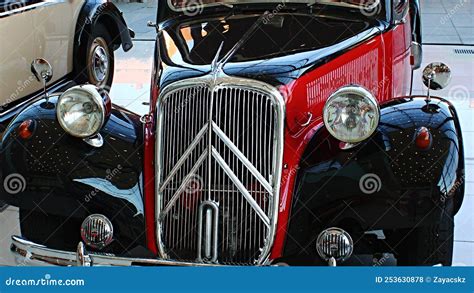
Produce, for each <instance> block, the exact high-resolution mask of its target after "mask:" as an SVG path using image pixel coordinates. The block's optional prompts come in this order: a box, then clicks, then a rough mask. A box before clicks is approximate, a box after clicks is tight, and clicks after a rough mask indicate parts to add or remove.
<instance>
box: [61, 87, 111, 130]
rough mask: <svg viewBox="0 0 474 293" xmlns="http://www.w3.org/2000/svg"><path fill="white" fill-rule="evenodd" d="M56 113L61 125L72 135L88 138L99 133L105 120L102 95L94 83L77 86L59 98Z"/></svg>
mask: <svg viewBox="0 0 474 293" xmlns="http://www.w3.org/2000/svg"><path fill="white" fill-rule="evenodd" d="M56 114H57V117H58V121H59V124H61V127H62V128H63V129H64V130H65V131H66V132H67V133H69V134H70V135H72V136H75V137H79V138H88V137H91V136H94V135H96V134H97V133H99V131H100V129H101V128H102V126H103V124H104V121H105V106H104V102H103V99H102V96H101V95H100V94H99V92H98V90H97V88H96V87H95V86H93V85H81V86H75V87H72V88H70V89H68V90H67V91H65V92H64V93H63V94H62V95H61V96H60V97H59V100H58V104H57V109H56Z"/></svg>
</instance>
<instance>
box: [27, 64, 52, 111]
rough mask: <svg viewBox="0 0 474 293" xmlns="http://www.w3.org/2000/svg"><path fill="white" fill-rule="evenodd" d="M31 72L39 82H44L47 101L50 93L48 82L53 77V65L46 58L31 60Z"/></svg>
mask: <svg viewBox="0 0 474 293" xmlns="http://www.w3.org/2000/svg"><path fill="white" fill-rule="evenodd" d="M31 72H32V73H33V74H34V75H35V77H36V79H37V80H38V81H39V82H42V83H43V90H44V95H45V97H46V102H47V100H48V94H47V93H46V84H47V83H48V82H49V81H51V79H52V78H53V67H52V66H51V64H49V62H48V61H46V60H45V59H42V58H38V59H35V60H33V62H31Z"/></svg>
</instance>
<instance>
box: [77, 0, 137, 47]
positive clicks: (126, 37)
mask: <svg viewBox="0 0 474 293" xmlns="http://www.w3.org/2000/svg"><path fill="white" fill-rule="evenodd" d="M97 22H101V23H103V24H104V25H105V26H106V27H107V29H109V31H110V33H111V35H112V40H113V43H114V48H113V49H114V50H116V49H118V48H119V47H120V45H122V48H123V50H124V51H125V52H127V51H129V50H130V49H132V47H133V43H132V38H133V37H134V36H135V34H134V32H133V31H132V30H130V29H129V28H128V27H127V24H126V22H125V19H124V18H123V15H122V12H120V10H119V9H118V8H117V6H115V4H113V3H111V2H108V1H106V0H95V1H86V2H85V3H84V6H83V7H82V9H81V12H80V14H79V18H78V21H77V25H76V35H75V44H76V46H75V47H76V50H75V51H77V49H79V48H80V47H81V45H82V44H83V43H84V42H85V43H86V44H87V38H88V36H89V35H90V33H91V31H92V30H93V28H94V26H95V25H96V23H97ZM76 53H77V52H75V55H74V56H77V55H76Z"/></svg>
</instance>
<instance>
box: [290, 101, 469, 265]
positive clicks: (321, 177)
mask: <svg viewBox="0 0 474 293" xmlns="http://www.w3.org/2000/svg"><path fill="white" fill-rule="evenodd" d="M381 108H382V109H381V112H382V115H381V120H380V124H379V127H378V129H377V132H376V133H375V134H374V135H373V137H372V138H371V139H369V140H367V141H366V142H363V143H361V144H360V145H358V146H355V147H354V148H351V149H349V150H342V149H341V148H340V146H339V141H337V140H336V139H334V138H333V137H332V136H331V135H330V134H329V133H328V132H327V130H326V128H321V129H320V130H319V131H318V132H317V133H316V134H315V135H314V137H313V139H312V140H311V142H310V144H309V145H308V147H307V149H306V151H305V154H304V156H303V157H302V159H301V164H300V169H299V170H298V175H297V181H296V189H295V190H296V191H295V195H294V198H293V208H292V215H291V221H290V224H289V231H288V233H289V236H288V237H287V244H286V247H285V256H286V257H290V256H293V257H294V256H295V255H298V254H300V253H303V254H304V251H311V252H314V253H315V251H314V250H313V249H307V250H304V251H301V249H300V248H301V247H314V245H315V244H314V241H316V239H315V235H317V234H318V232H315V233H312V232H308V230H307V229H305V228H307V227H311V229H314V231H321V230H323V229H326V228H329V227H342V228H345V229H348V231H350V233H351V235H353V236H354V235H356V237H355V239H354V241H361V240H362V238H363V236H364V233H366V232H370V231H375V230H383V229H403V228H411V227H419V226H423V225H428V224H429V223H430V222H432V221H433V219H436V217H437V216H438V215H439V214H440V213H441V212H442V211H443V209H444V206H445V205H446V204H448V202H449V201H450V200H454V205H455V213H456V212H457V211H458V210H459V208H460V205H461V203H462V201H463V196H464V184H460V183H462V182H463V180H464V150H463V143H462V133H461V129H460V125H459V119H458V117H457V114H456V111H455V109H454V107H453V106H452V105H451V104H450V103H449V102H447V101H446V100H443V99H438V98H436V99H432V100H431V102H427V100H426V98H423V97H419V98H404V99H399V100H395V101H392V102H389V103H387V104H385V105H382V106H381ZM420 127H427V128H429V129H431V130H432V131H431V132H432V137H433V144H432V146H431V147H430V148H429V150H420V149H419V148H417V146H416V145H415V142H414V138H415V134H416V132H417V129H418V128H420ZM420 173H421V174H422V176H420ZM367 175H369V176H367ZM364 176H365V177H364ZM420 178H421V179H420ZM303 259H306V261H307V262H310V263H311V262H312V261H314V260H316V259H317V256H316V255H313V256H310V255H305V257H303Z"/></svg>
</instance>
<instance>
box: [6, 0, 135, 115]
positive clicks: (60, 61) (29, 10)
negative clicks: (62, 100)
mask: <svg viewBox="0 0 474 293" xmlns="http://www.w3.org/2000/svg"><path fill="white" fill-rule="evenodd" d="M131 35H133V32H131V31H130V30H129V29H128V28H127V25H126V23H125V21H124V19H123V17H122V15H121V12H120V11H119V10H118V9H117V7H116V6H115V5H114V4H113V3H110V2H108V1H105V0H104V1H95V0H94V1H84V0H71V1H62V0H61V1H51V0H46V1H40V0H22V1H12V0H0V121H2V120H5V119H8V118H11V117H12V116H13V115H14V113H16V112H17V110H18V109H19V108H20V106H21V105H24V104H25V102H27V101H29V100H31V99H33V98H35V97H37V95H38V93H39V92H40V91H41V89H42V85H41V84H39V83H37V82H36V81H35V80H36V79H35V77H34V75H33V74H32V73H31V71H30V66H31V63H32V61H33V59H35V58H45V59H47V60H48V61H49V62H51V64H52V65H53V66H54V73H53V75H52V78H51V83H50V87H53V88H56V89H59V88H60V87H61V86H63V85H64V84H65V83H67V82H68V81H71V80H72V81H74V82H76V83H79V84H81V83H90V84H94V85H97V86H99V87H110V85H111V84H112V79H113V74H114V50H116V49H117V48H119V47H120V46H121V45H122V47H123V49H124V50H125V51H128V50H130V49H131V48H132V41H131Z"/></svg>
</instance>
